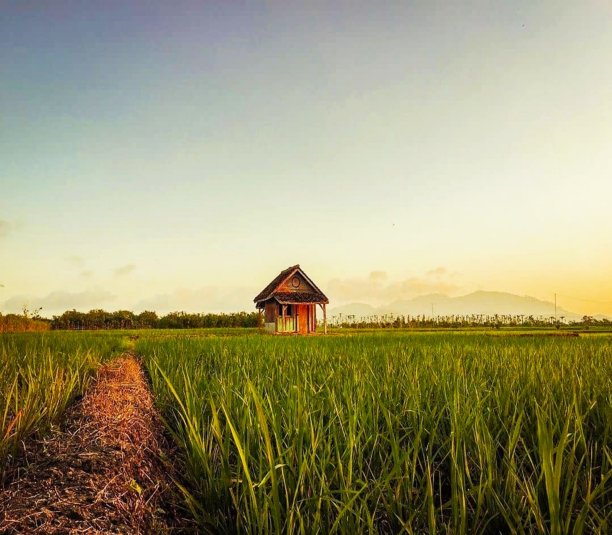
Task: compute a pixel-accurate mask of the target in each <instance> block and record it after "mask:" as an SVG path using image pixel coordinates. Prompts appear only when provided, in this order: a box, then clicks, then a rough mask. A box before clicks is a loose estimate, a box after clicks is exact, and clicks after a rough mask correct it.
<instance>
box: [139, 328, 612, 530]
mask: <svg viewBox="0 0 612 535" xmlns="http://www.w3.org/2000/svg"><path fill="white" fill-rule="evenodd" d="M137 349H138V351H139V352H141V353H142V354H144V355H145V356H147V357H148V359H147V360H146V362H147V365H148V368H149V371H150V374H151V378H152V384H153V388H154V391H155V393H156V395H157V396H158V401H159V403H160V405H161V408H162V409H163V413H164V415H165V418H166V421H167V424H168V426H169V428H170V429H171V431H172V433H173V435H174V438H175V440H176V442H177V443H178V444H179V446H180V449H181V451H182V453H183V455H184V462H185V474H186V476H185V477H186V482H185V481H184V482H182V483H181V484H182V486H183V491H184V494H185V498H186V500H187V503H188V505H189V507H190V508H191V510H192V512H193V514H194V515H195V516H196V518H197V519H198V521H199V523H200V526H201V529H202V531H210V532H220V531H221V532H233V531H241V532H257V533H266V532H275V533H281V532H282V533H316V532H319V533H353V534H355V533H379V532H383V533H391V532H393V533H396V532H405V533H500V532H502V533H507V532H513V533H532V532H542V533H552V534H557V533H593V532H595V533H596V532H601V533H604V532H607V531H608V530H609V529H610V517H611V515H612V508H611V505H610V504H611V502H612V481H611V477H612V449H611V442H610V441H611V438H612V409H611V401H612V339H611V338H603V337H602V338H597V339H588V338H580V339H577V338H539V337H533V338H518V337H503V338H501V337H487V336H484V335H433V334H431V335H396V334H382V335H357V336H350V337H329V338H320V337H318V338H275V337H235V338H225V339H215V338H209V339H189V340H187V339H166V340H147V339H146V338H144V339H141V340H140V341H139V343H138V347H137Z"/></svg>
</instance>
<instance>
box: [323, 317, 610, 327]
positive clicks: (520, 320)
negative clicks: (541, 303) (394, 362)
mask: <svg viewBox="0 0 612 535" xmlns="http://www.w3.org/2000/svg"><path fill="white" fill-rule="evenodd" d="M329 322H330V325H332V326H335V327H350V328H353V329H359V328H362V329H377V328H382V329H389V328H396V329H397V328H404V329H410V328H432V329H435V328H448V329H461V328H470V327H489V328H494V329H495V328H497V329H499V328H501V327H526V328H527V327H534V328H537V327H546V328H551V327H554V328H557V329H560V328H561V327H563V326H571V327H583V328H587V329H588V328H589V327H590V326H594V327H595V326H601V327H612V320H610V319H605V318H602V319H597V318H593V317H592V316H583V317H582V318H581V319H580V320H571V321H568V320H566V318H565V317H563V316H559V317H555V316H533V315H523V314H490V315H489V314H465V315H461V314H451V315H440V316H427V315H425V314H420V315H412V316H411V315H395V314H383V315H372V316H362V317H357V316H356V315H353V314H338V315H334V316H332V317H331V318H329Z"/></svg>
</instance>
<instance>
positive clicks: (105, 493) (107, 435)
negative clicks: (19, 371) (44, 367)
mask: <svg viewBox="0 0 612 535" xmlns="http://www.w3.org/2000/svg"><path fill="white" fill-rule="evenodd" d="M162 429H163V428H162V424H161V422H160V420H159V416H158V414H157V412H156V410H155V408H154V405H153V399H152V396H151V392H150V390H149V387H148V384H147V382H146V380H145V378H144V375H143V371H142V368H141V366H140V364H139V363H138V361H137V360H136V358H134V356H133V355H131V354H124V355H122V356H121V357H119V358H117V359H115V360H113V361H112V362H110V363H108V364H106V365H104V366H103V367H102V368H101V369H100V371H99V372H98V377H97V379H96V381H95V383H94V384H93V385H92V387H91V388H90V389H89V390H88V392H87V393H86V395H85V396H84V397H83V399H82V400H81V401H79V402H78V403H76V404H75V405H74V407H73V408H72V409H71V410H70V411H69V414H68V416H67V419H66V422H65V425H63V426H62V430H61V431H55V432H53V433H52V434H51V435H50V436H48V437H46V438H45V439H44V440H41V441H39V442H37V443H36V444H34V445H33V446H32V447H31V449H30V451H29V452H28V454H27V455H26V459H25V463H24V465H23V467H22V468H21V469H20V470H18V471H17V472H16V473H15V474H14V475H13V476H14V477H13V478H12V481H11V482H10V484H9V485H8V486H7V487H6V488H4V489H0V533H169V532H178V531H182V529H180V528H181V526H182V527H185V526H186V523H185V522H180V521H177V520H176V518H177V516H180V513H178V510H177V507H176V506H175V505H174V504H176V502H177V500H176V494H175V491H174V487H173V484H172V481H171V479H170V477H169V476H171V474H172V472H173V468H172V466H171V463H170V461H169V460H168V456H169V455H170V454H169V453H168V452H169V451H170V450H169V446H168V443H167V441H166V440H165V438H164V435H163V432H162ZM163 459H165V460H163Z"/></svg>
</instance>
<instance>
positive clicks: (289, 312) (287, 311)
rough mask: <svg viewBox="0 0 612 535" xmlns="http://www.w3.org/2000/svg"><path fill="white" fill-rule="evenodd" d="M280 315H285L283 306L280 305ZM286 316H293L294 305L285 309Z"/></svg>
mask: <svg viewBox="0 0 612 535" xmlns="http://www.w3.org/2000/svg"><path fill="white" fill-rule="evenodd" d="M278 315H279V316H282V315H283V305H278ZM285 316H293V305H287V308H286V309H285Z"/></svg>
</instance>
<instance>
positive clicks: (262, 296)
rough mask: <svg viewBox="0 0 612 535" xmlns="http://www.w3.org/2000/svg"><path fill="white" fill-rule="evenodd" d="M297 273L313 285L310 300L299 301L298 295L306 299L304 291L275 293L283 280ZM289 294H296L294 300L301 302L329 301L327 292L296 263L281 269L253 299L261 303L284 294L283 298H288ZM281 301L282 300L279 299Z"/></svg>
mask: <svg viewBox="0 0 612 535" xmlns="http://www.w3.org/2000/svg"><path fill="white" fill-rule="evenodd" d="M296 273H299V274H300V275H302V277H304V278H305V279H306V281H307V282H308V283H309V284H310V285H311V286H312V288H313V290H314V292H313V293H310V292H309V293H308V295H309V296H310V297H309V299H312V300H309V301H297V299H298V297H297V296H298V295H300V296H302V297H301V298H302V299H306V297H305V295H306V294H305V293H304V292H295V293H294V292H283V293H280V292H279V293H278V294H275V290H277V289H278V287H279V286H280V285H281V284H283V282H285V281H286V280H287V279H289V278H290V277H293V275H295V274H296ZM289 295H293V296H295V299H296V300H294V301H293V302H294V303H296V302H301V303H315V302H316V303H329V299H327V297H326V296H325V294H324V293H323V292H322V291H321V290H320V289H319V288H318V287H317V285H316V284H315V283H314V282H312V280H311V279H310V277H309V276H308V275H306V273H304V271H302V268H300V265H299V264H296V265H295V266H291V267H288V268H287V269H284V270H283V271H281V272H280V273H279V274H278V275H277V276H276V277H275V278H274V279H273V280H272V282H271V283H270V284H268V285H267V286H266V287H265V288H264V289H263V290H262V291H261V292H259V294H258V295H257V297H255V299H253V301H254V302H255V303H259V302H261V301H267V300H268V299H270V298H271V297H276V296H278V297H280V296H282V298H283V299H287V298H288V296H289ZM279 302H280V301H279Z"/></svg>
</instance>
